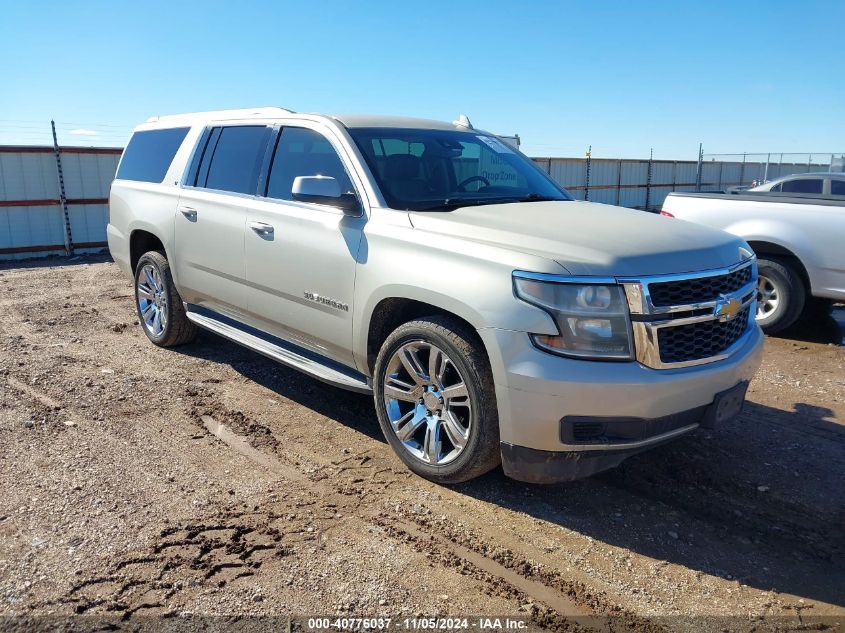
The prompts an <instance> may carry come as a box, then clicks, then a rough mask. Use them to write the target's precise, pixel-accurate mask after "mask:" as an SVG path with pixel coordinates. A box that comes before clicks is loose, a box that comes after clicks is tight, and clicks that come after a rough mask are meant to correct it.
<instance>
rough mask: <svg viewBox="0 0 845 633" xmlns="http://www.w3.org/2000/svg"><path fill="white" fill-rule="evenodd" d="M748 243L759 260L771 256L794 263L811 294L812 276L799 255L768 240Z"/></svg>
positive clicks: (749, 241)
mask: <svg viewBox="0 0 845 633" xmlns="http://www.w3.org/2000/svg"><path fill="white" fill-rule="evenodd" d="M747 242H748V245H749V246H750V247H751V250H753V251H754V254H755V255H757V257H758V258H764V259H765V256H766V255H769V256H772V257H778V258H780V259H783V260H787V261H789V262H790V263H792V264H793V265H794V266H795V271H796V272H797V273H798V276H799V277H801V281H802V282H804V287H805V288H806V289H807V292H808V293H809V292H810V290H811V285H812V284H811V283H810V275H809V273H808V272H807V268H806V267H805V266H804V263H803V262H802V261H801V258H800V257H798V255H796V254H795V253H794V252H792V251H791V250H790V249H788V248H786V247H785V246H781V245H780V244H777V243H775V242H770V241H768V240H753V239H752V240H747Z"/></svg>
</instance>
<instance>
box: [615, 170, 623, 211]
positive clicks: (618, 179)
mask: <svg viewBox="0 0 845 633" xmlns="http://www.w3.org/2000/svg"><path fill="white" fill-rule="evenodd" d="M620 202H622V159H621V158H620V159H619V165H618V168H617V170H616V206H617V207H618V206H619V203H620Z"/></svg>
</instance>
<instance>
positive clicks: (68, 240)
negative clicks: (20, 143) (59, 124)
mask: <svg viewBox="0 0 845 633" xmlns="http://www.w3.org/2000/svg"><path fill="white" fill-rule="evenodd" d="M50 127H51V128H52V130H53V153H54V154H55V155H56V174H57V175H58V178H59V204H60V205H61V208H62V215H63V217H64V224H65V253H66V254H67V256H68V257H70V256H71V255H73V235H72V234H71V231H70V213H68V208H67V196H65V176H64V172H63V171H62V153H61V151H60V150H59V140H58V138H57V137H56V122H55V121H53V120H51V121H50Z"/></svg>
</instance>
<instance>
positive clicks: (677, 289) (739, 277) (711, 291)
mask: <svg viewBox="0 0 845 633" xmlns="http://www.w3.org/2000/svg"><path fill="white" fill-rule="evenodd" d="M750 281H751V266H746V267H745V268H741V269H739V270H735V271H733V272H731V273H728V274H727V275H717V276H715V277H701V278H698V279H682V280H679V281H664V282H660V283H652V284H649V286H648V290H649V293H650V294H651V303H652V305H654V306H661V307H663V306H676V305H683V304H691V303H701V302H703V301H712V300H713V299H715V298H717V297H718V296H719V295H722V294H729V293H731V292H736V291H737V290H739V289H740V288H742V287H744V286H746V285H748V282H750Z"/></svg>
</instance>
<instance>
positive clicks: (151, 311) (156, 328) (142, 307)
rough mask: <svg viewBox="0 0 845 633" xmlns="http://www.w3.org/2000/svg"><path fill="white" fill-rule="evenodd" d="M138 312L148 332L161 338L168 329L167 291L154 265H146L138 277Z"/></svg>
mask: <svg viewBox="0 0 845 633" xmlns="http://www.w3.org/2000/svg"><path fill="white" fill-rule="evenodd" d="M138 311H139V312H140V314H141V320H142V321H143V322H144V327H145V328H147V331H149V332H150V334H152V335H153V336H161V335H162V333H163V332H164V328H166V327H167V290H165V288H164V283H163V282H162V280H161V275H160V274H159V272H158V269H157V268H156V267H155V266H153V265H152V264H146V265H145V266H144V267H143V268H142V269H141V274H140V276H139V277H138Z"/></svg>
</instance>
